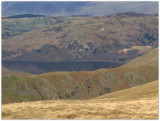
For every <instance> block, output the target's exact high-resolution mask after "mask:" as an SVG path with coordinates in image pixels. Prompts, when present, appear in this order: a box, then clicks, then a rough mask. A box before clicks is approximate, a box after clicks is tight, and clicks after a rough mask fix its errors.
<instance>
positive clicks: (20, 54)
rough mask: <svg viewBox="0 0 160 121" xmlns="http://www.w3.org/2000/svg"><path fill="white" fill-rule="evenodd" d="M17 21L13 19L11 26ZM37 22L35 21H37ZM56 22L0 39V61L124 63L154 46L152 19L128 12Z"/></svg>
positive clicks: (154, 22)
mask: <svg viewBox="0 0 160 121" xmlns="http://www.w3.org/2000/svg"><path fill="white" fill-rule="evenodd" d="M35 18H36V17H34V19H35ZM20 19H21V18H19V19H16V20H15V23H16V21H18V20H20ZM39 19H40V18H36V20H37V21H39ZM43 19H45V18H43ZM43 19H42V20H43ZM60 19H62V21H63V22H61V23H58V24H55V25H50V24H49V25H50V26H49V27H44V26H45V25H46V24H45V22H42V23H43V24H38V25H44V26H43V28H40V29H36V30H33V31H30V32H25V33H23V34H21V35H19V36H15V37H12V38H10V39H3V42H2V52H3V54H2V56H3V58H2V59H3V60H18V61H44V60H45V61H49V62H55V61H65V62H66V61H70V62H75V61H79V62H83V61H87V62H93V61H105V62H125V61H127V60H130V59H133V58H135V57H137V56H139V55H140V54H143V53H145V52H147V51H148V50H150V49H152V48H154V47H157V46H158V16H156V15H145V14H138V13H132V12H129V13H119V14H115V15H111V16H98V17H69V18H66V17H59V18H58V20H59V21H60ZM29 20H30V19H29ZM54 20H55V19H54ZM13 23H14V22H13ZM13 23H11V26H13ZM24 25H27V24H24ZM35 25H37V24H35ZM30 26H31V27H32V24H30ZM115 26H116V27H115ZM16 27H17V26H16ZM26 27H29V26H26ZM33 27H34V24H33ZM13 28H14V27H13ZM15 30H16V29H15Z"/></svg>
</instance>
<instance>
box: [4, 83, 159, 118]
mask: <svg viewBox="0 0 160 121" xmlns="http://www.w3.org/2000/svg"><path fill="white" fill-rule="evenodd" d="M2 119H158V81H153V82H150V83H147V84H143V85H140V86H136V87H133V88H129V89H125V90H122V91H117V92H114V93H110V94H106V95H103V96H100V97H97V98H94V99H91V100H82V101H80V100H54V101H53V100H50V101H37V102H23V103H13V104H5V105H2Z"/></svg>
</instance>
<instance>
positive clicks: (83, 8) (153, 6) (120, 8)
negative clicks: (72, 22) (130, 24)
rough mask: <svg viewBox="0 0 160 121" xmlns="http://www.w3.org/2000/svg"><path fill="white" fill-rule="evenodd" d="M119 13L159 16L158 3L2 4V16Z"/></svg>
mask: <svg viewBox="0 0 160 121" xmlns="http://www.w3.org/2000/svg"><path fill="white" fill-rule="evenodd" d="M119 12H137V13H146V14H158V2H151V1H149V2H140V1H138V2H78V1H76V2H4V1H3V2H2V16H11V15H17V14H40V15H54V16H55V15H58V16H59V15H65V16H71V15H92V16H98V15H111V14H115V13H119Z"/></svg>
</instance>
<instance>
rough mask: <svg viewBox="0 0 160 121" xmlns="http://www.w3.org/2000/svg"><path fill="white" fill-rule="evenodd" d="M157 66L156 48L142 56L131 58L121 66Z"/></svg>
mask: <svg viewBox="0 0 160 121" xmlns="http://www.w3.org/2000/svg"><path fill="white" fill-rule="evenodd" d="M136 66H158V48H154V49H152V50H150V51H149V52H147V53H145V54H144V55H142V56H139V57H138V58H136V59H133V60H131V61H130V62H128V63H127V64H125V65H123V66H122V67H136Z"/></svg>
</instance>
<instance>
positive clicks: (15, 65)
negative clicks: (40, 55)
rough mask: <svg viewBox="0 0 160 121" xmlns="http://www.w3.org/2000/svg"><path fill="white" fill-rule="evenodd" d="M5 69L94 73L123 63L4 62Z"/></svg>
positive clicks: (34, 71)
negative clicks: (93, 71)
mask: <svg viewBox="0 0 160 121" xmlns="http://www.w3.org/2000/svg"><path fill="white" fill-rule="evenodd" d="M2 65H3V67H5V68H7V69H9V70H12V71H23V72H28V73H33V74H41V73H47V72H56V71H92V70H96V69H100V68H115V67H119V66H121V65H122V63H112V62H23V61H3V62H2Z"/></svg>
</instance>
